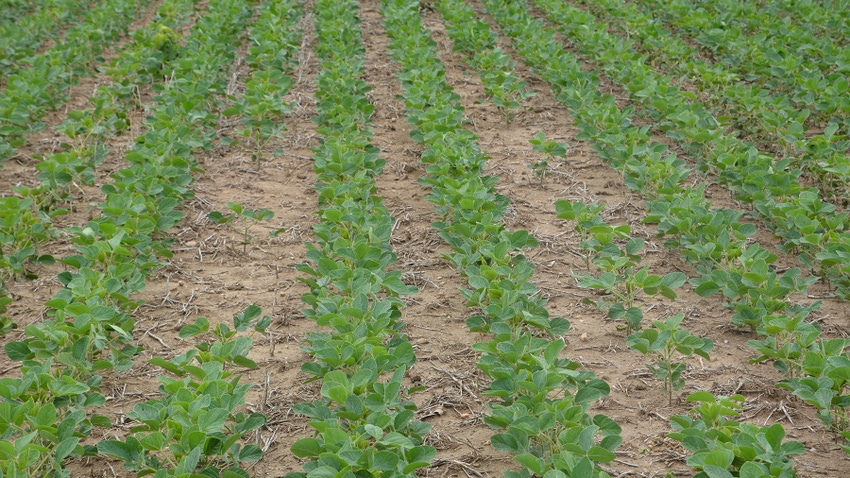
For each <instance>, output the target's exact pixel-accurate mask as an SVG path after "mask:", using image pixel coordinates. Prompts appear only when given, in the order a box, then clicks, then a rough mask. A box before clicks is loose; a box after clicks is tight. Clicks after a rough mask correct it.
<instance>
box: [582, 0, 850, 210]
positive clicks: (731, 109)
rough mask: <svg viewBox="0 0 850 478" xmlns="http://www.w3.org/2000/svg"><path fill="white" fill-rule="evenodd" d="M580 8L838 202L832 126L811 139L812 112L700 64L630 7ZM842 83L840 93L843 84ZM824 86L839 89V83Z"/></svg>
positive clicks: (841, 155) (843, 186) (843, 171)
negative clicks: (601, 17)
mask: <svg viewBox="0 0 850 478" xmlns="http://www.w3.org/2000/svg"><path fill="white" fill-rule="evenodd" d="M583 4H584V5H585V6H586V8H588V9H590V10H591V11H593V12H594V13H596V14H598V15H604V16H605V17H606V18H605V20H606V23H607V24H609V25H611V26H612V27H613V28H614V29H616V30H617V31H618V32H620V35H621V36H622V35H628V37H629V38H630V39H634V40H635V44H634V46H635V48H639V49H640V50H641V51H642V52H644V53H648V54H650V55H651V56H649V57H648V58H647V63H653V64H655V65H656V66H660V67H663V68H665V69H666V70H667V71H669V72H671V73H673V74H676V75H682V76H684V77H687V78H688V80H689V81H690V82H692V83H693V84H694V85H695V86H697V87H698V88H699V89H700V92H701V93H703V94H704V96H705V97H706V101H707V102H709V103H710V104H712V106H714V108H715V116H716V117H718V118H720V117H726V118H729V120H730V125H731V126H732V127H734V128H735V129H736V130H737V131H740V132H741V133H743V134H744V135H746V136H747V137H750V138H752V139H753V140H754V141H755V142H756V144H758V145H759V146H760V147H765V148H769V149H773V150H777V154H778V156H779V157H780V158H785V157H789V158H791V159H792V165H793V166H794V167H796V168H800V169H801V170H802V171H803V172H804V174H807V175H808V176H809V177H811V178H813V179H815V180H817V181H818V183H819V184H820V187H821V188H822V189H823V190H824V193H825V194H828V195H829V196H831V197H833V198H835V199H836V200H838V201H843V198H844V197H845V196H846V195H847V192H848V189H847V184H848V181H850V162H848V161H850V160H848V156H847V150H848V147H850V143H848V141H847V140H846V138H845V137H844V135H841V134H837V132H838V130H839V124H838V123H830V124H829V125H827V126H826V127H825V129H824V132H823V134H812V133H811V132H810V131H809V128H808V126H807V125H808V122H807V120H808V119H809V116H810V115H811V114H812V113H813V112H814V108H813V107H811V106H806V107H804V108H802V109H798V108H797V106H795V105H794V104H792V102H791V101H790V99H789V97H788V96H787V95H784V94H781V93H780V92H776V93H778V94H773V95H772V94H770V93H769V92H768V91H767V90H765V89H763V88H761V87H759V86H758V85H757V84H753V83H752V82H750V81H745V79H744V78H742V77H741V75H739V74H737V73H735V72H733V71H731V69H730V68H728V67H727V66H725V65H723V64H715V63H711V62H707V61H705V60H702V59H701V58H700V57H699V55H698V54H697V53H698V52H697V51H696V50H695V49H694V48H692V47H690V46H689V45H688V44H687V43H685V42H684V41H683V40H682V39H681V38H679V37H677V36H674V35H672V33H671V32H670V31H669V30H668V29H666V28H665V27H664V26H663V25H662V24H661V22H660V21H658V20H656V19H655V18H652V17H651V16H649V15H646V14H644V13H643V12H642V11H641V10H640V9H639V8H638V7H637V6H636V5H635V4H634V3H629V4H626V3H625V2H623V1H621V0H606V1H603V2H583ZM612 20H613V21H612ZM844 84H845V88H846V87H847V86H846V85H847V82H846V81H845V82H844ZM830 87H832V88H840V87H841V83H840V82H839V83H836V84H833V85H830ZM845 93H846V92H845ZM840 96H841V97H844V95H840ZM724 121H726V120H724Z"/></svg>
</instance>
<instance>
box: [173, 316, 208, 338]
mask: <svg viewBox="0 0 850 478" xmlns="http://www.w3.org/2000/svg"><path fill="white" fill-rule="evenodd" d="M208 330H210V321H209V320H207V319H206V317H198V318H197V319H195V323H194V324H189V325H187V326H185V327H183V328H182V329H180V333H179V334H178V335H179V336H180V338H181V339H188V338H190V337H194V336H196V335H200V334H202V333H204V332H207V331H208Z"/></svg>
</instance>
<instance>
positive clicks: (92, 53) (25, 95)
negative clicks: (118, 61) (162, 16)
mask: <svg viewBox="0 0 850 478" xmlns="http://www.w3.org/2000/svg"><path fill="white" fill-rule="evenodd" d="M149 3H150V2H149V1H147V0H143V1H135V0H106V1H104V2H103V3H100V4H98V5H97V6H96V7H95V8H93V9H91V10H88V11H87V12H86V14H85V17H84V18H83V19H82V21H81V22H80V23H79V24H78V25H76V26H74V27H71V28H69V29H68V31H67V32H66V34H65V37H64V39H63V41H62V42H61V43H59V44H58V45H56V46H55V47H54V48H51V49H49V50H47V51H46V52H44V53H41V54H39V55H35V56H32V57H30V58H29V59H28V63H29V66H28V67H27V68H24V69H20V70H18V71H17V72H16V73H14V74H11V75H9V76H8V77H7V79H6V85H5V89H4V90H3V91H2V92H0V162H2V161H5V160H7V159H9V158H10V157H11V156H12V155H14V154H15V151H16V148H17V147H19V146H22V145H23V144H24V143H25V141H26V134H27V133H30V132H33V131H38V130H40V129H42V128H43V127H44V124H43V123H42V122H41V119H42V118H43V117H44V116H45V114H47V112H48V111H50V110H54V109H56V108H58V107H59V106H61V105H62V104H63V103H65V101H66V99H67V91H68V89H69V88H70V87H71V86H73V85H74V84H76V82H77V80H78V79H79V78H81V77H87V76H91V75H92V74H94V73H95V72H96V71H97V69H96V68H95V66H96V65H97V64H98V63H100V62H101V61H102V59H101V57H100V55H101V54H103V52H105V51H106V50H107V49H109V48H111V47H112V46H113V45H114V44H115V43H116V42H118V41H119V40H120V39H121V37H122V36H123V35H125V34H126V33H127V28H128V26H129V25H130V23H131V22H132V21H133V20H134V19H135V18H136V17H137V16H138V14H139V13H140V11H141V9H142V8H144V7H146V6H147V5H148V4H149Z"/></svg>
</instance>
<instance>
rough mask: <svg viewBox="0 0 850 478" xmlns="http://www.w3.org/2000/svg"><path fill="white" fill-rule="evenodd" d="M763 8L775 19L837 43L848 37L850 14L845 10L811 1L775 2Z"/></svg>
mask: <svg viewBox="0 0 850 478" xmlns="http://www.w3.org/2000/svg"><path fill="white" fill-rule="evenodd" d="M763 8H764V9H765V10H767V11H768V12H769V13H771V14H773V15H774V16H776V17H779V18H782V19H787V21H791V22H793V23H795V24H797V25H801V26H805V27H806V28H811V29H813V30H814V31H815V33H817V34H820V35H824V36H827V37H830V38H832V39H833V40H835V41H837V42H839V43H840V42H841V41H846V40H847V37H848V36H850V12H848V11H847V9H846V8H837V9H836V8H831V7H830V6H828V5H825V4H822V3H820V2H816V1H812V0H803V1H799V2H798V1H794V0H775V1H772V2H768V3H767V4H765V5H764V6H763Z"/></svg>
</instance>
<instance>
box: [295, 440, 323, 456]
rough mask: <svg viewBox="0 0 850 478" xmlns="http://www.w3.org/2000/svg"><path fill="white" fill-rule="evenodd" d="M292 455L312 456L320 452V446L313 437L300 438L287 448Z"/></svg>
mask: <svg viewBox="0 0 850 478" xmlns="http://www.w3.org/2000/svg"><path fill="white" fill-rule="evenodd" d="M289 450H290V451H291V452H292V454H293V455H295V456H297V457H298V458H313V457H317V456H319V454H320V453H321V452H322V446H321V445H320V444H319V441H318V440H316V439H315V438H302V439H300V440H298V441H296V442H295V443H293V444H292V446H291V447H290V448H289Z"/></svg>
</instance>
